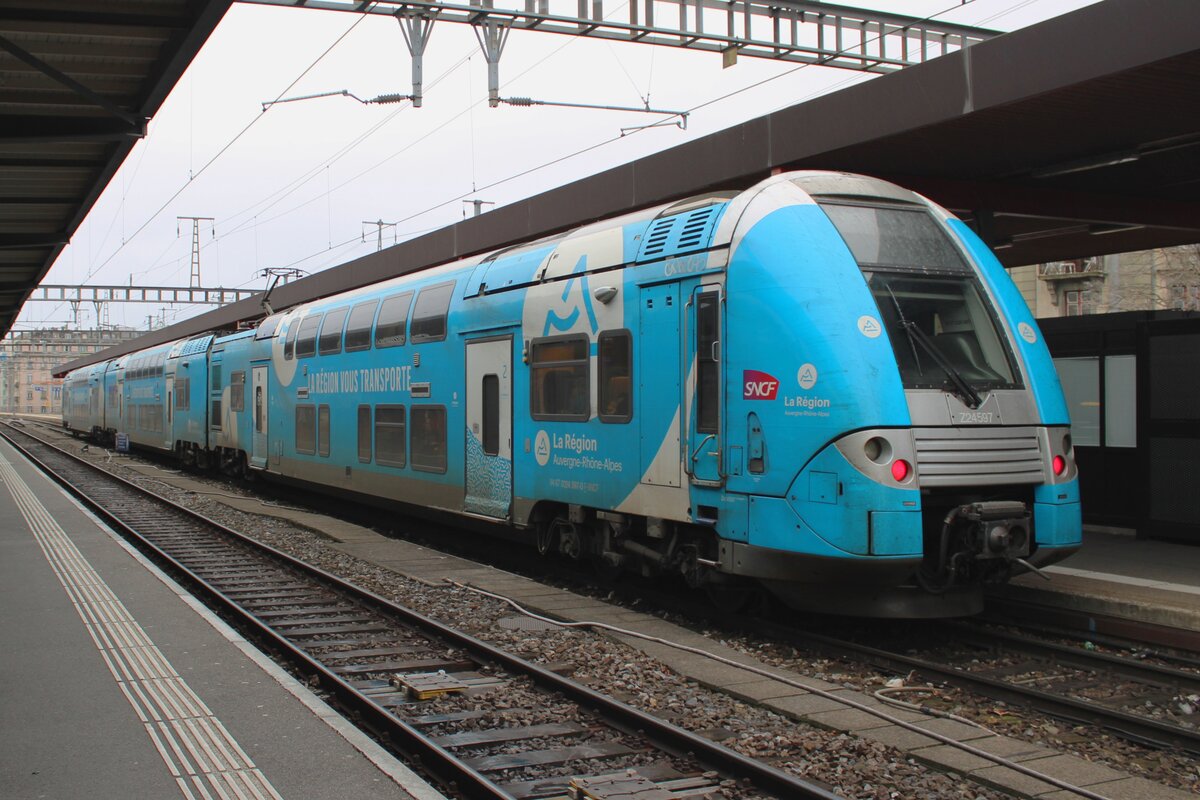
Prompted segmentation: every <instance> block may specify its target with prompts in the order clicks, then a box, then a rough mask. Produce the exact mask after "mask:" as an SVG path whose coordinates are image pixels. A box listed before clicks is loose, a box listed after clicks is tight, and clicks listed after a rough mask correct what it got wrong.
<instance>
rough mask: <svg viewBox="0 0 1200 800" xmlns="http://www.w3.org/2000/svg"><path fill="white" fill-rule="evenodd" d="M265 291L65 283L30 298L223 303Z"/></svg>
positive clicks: (40, 290)
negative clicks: (67, 284)
mask: <svg viewBox="0 0 1200 800" xmlns="http://www.w3.org/2000/svg"><path fill="white" fill-rule="evenodd" d="M258 294H262V292H261V291H260V290H258V289H221V288H202V287H196V288H186V287H178V286H61V285H42V286H39V287H37V288H36V289H34V291H33V294H31V295H30V296H29V300H30V301H33V300H48V301H54V302H59V303H63V302H71V303H77V302H80V301H90V302H93V303H157V304H163V303H176V304H180V305H210V306H220V305H225V304H226V303H234V302H237V301H238V300H246V299H249V298H251V297H254V296H255V295H258Z"/></svg>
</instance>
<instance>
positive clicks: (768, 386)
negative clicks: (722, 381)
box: [742, 369, 779, 400]
mask: <svg viewBox="0 0 1200 800" xmlns="http://www.w3.org/2000/svg"><path fill="white" fill-rule="evenodd" d="M778 391H779V380H778V379H776V378H775V377H774V376H773V375H768V374H767V373H765V372H759V371H758V370H756V369H746V370H742V399H743V400H774V399H775V393H776V392H778Z"/></svg>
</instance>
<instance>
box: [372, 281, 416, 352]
mask: <svg viewBox="0 0 1200 800" xmlns="http://www.w3.org/2000/svg"><path fill="white" fill-rule="evenodd" d="M412 296H413V293H412V292H405V293H404V294H397V295H393V296H392V297H389V298H387V299H386V300H384V301H383V305H382V306H380V307H379V319H378V320H376V321H375V346H376V347H399V346H400V345H402V344H404V341H405V340H404V326H405V325H407V324H408V306H409V304H410V303H411V302H412Z"/></svg>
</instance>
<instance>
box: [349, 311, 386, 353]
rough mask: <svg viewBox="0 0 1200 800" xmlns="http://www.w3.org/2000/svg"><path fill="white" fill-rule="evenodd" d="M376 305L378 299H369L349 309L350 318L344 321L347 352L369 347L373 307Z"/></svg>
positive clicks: (373, 315)
mask: <svg viewBox="0 0 1200 800" xmlns="http://www.w3.org/2000/svg"><path fill="white" fill-rule="evenodd" d="M378 307H379V301H378V300H369V301H367V302H366V303H359V304H358V305H356V306H355V307H354V308H353V309H351V310H350V318H349V320H347V322H346V352H347V353H352V352H354V351H355V350H368V349H370V347H371V323H372V322H374V321H375V309H376V308H378Z"/></svg>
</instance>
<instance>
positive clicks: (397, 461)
mask: <svg viewBox="0 0 1200 800" xmlns="http://www.w3.org/2000/svg"><path fill="white" fill-rule="evenodd" d="M368 412H369V409H368ZM369 418H370V415H369V413H368V419H369ZM406 423H407V419H406V417H405V409H404V406H375V463H376V464H382V465H383V466H385V467H403V466H405V464H406V463H407V459H406V458H405V448H404V444H405V441H404V440H405V427H406ZM359 425H360V426H361V425H362V411H361V410H360V411H359ZM359 430H360V431H361V427H360V429H359ZM362 452H363V445H362V438H361V435H360V438H359V445H358V453H359V458H360V459H361V458H362ZM370 452H371V446H370V443H368V444H367V455H368V458H369V457H370Z"/></svg>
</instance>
